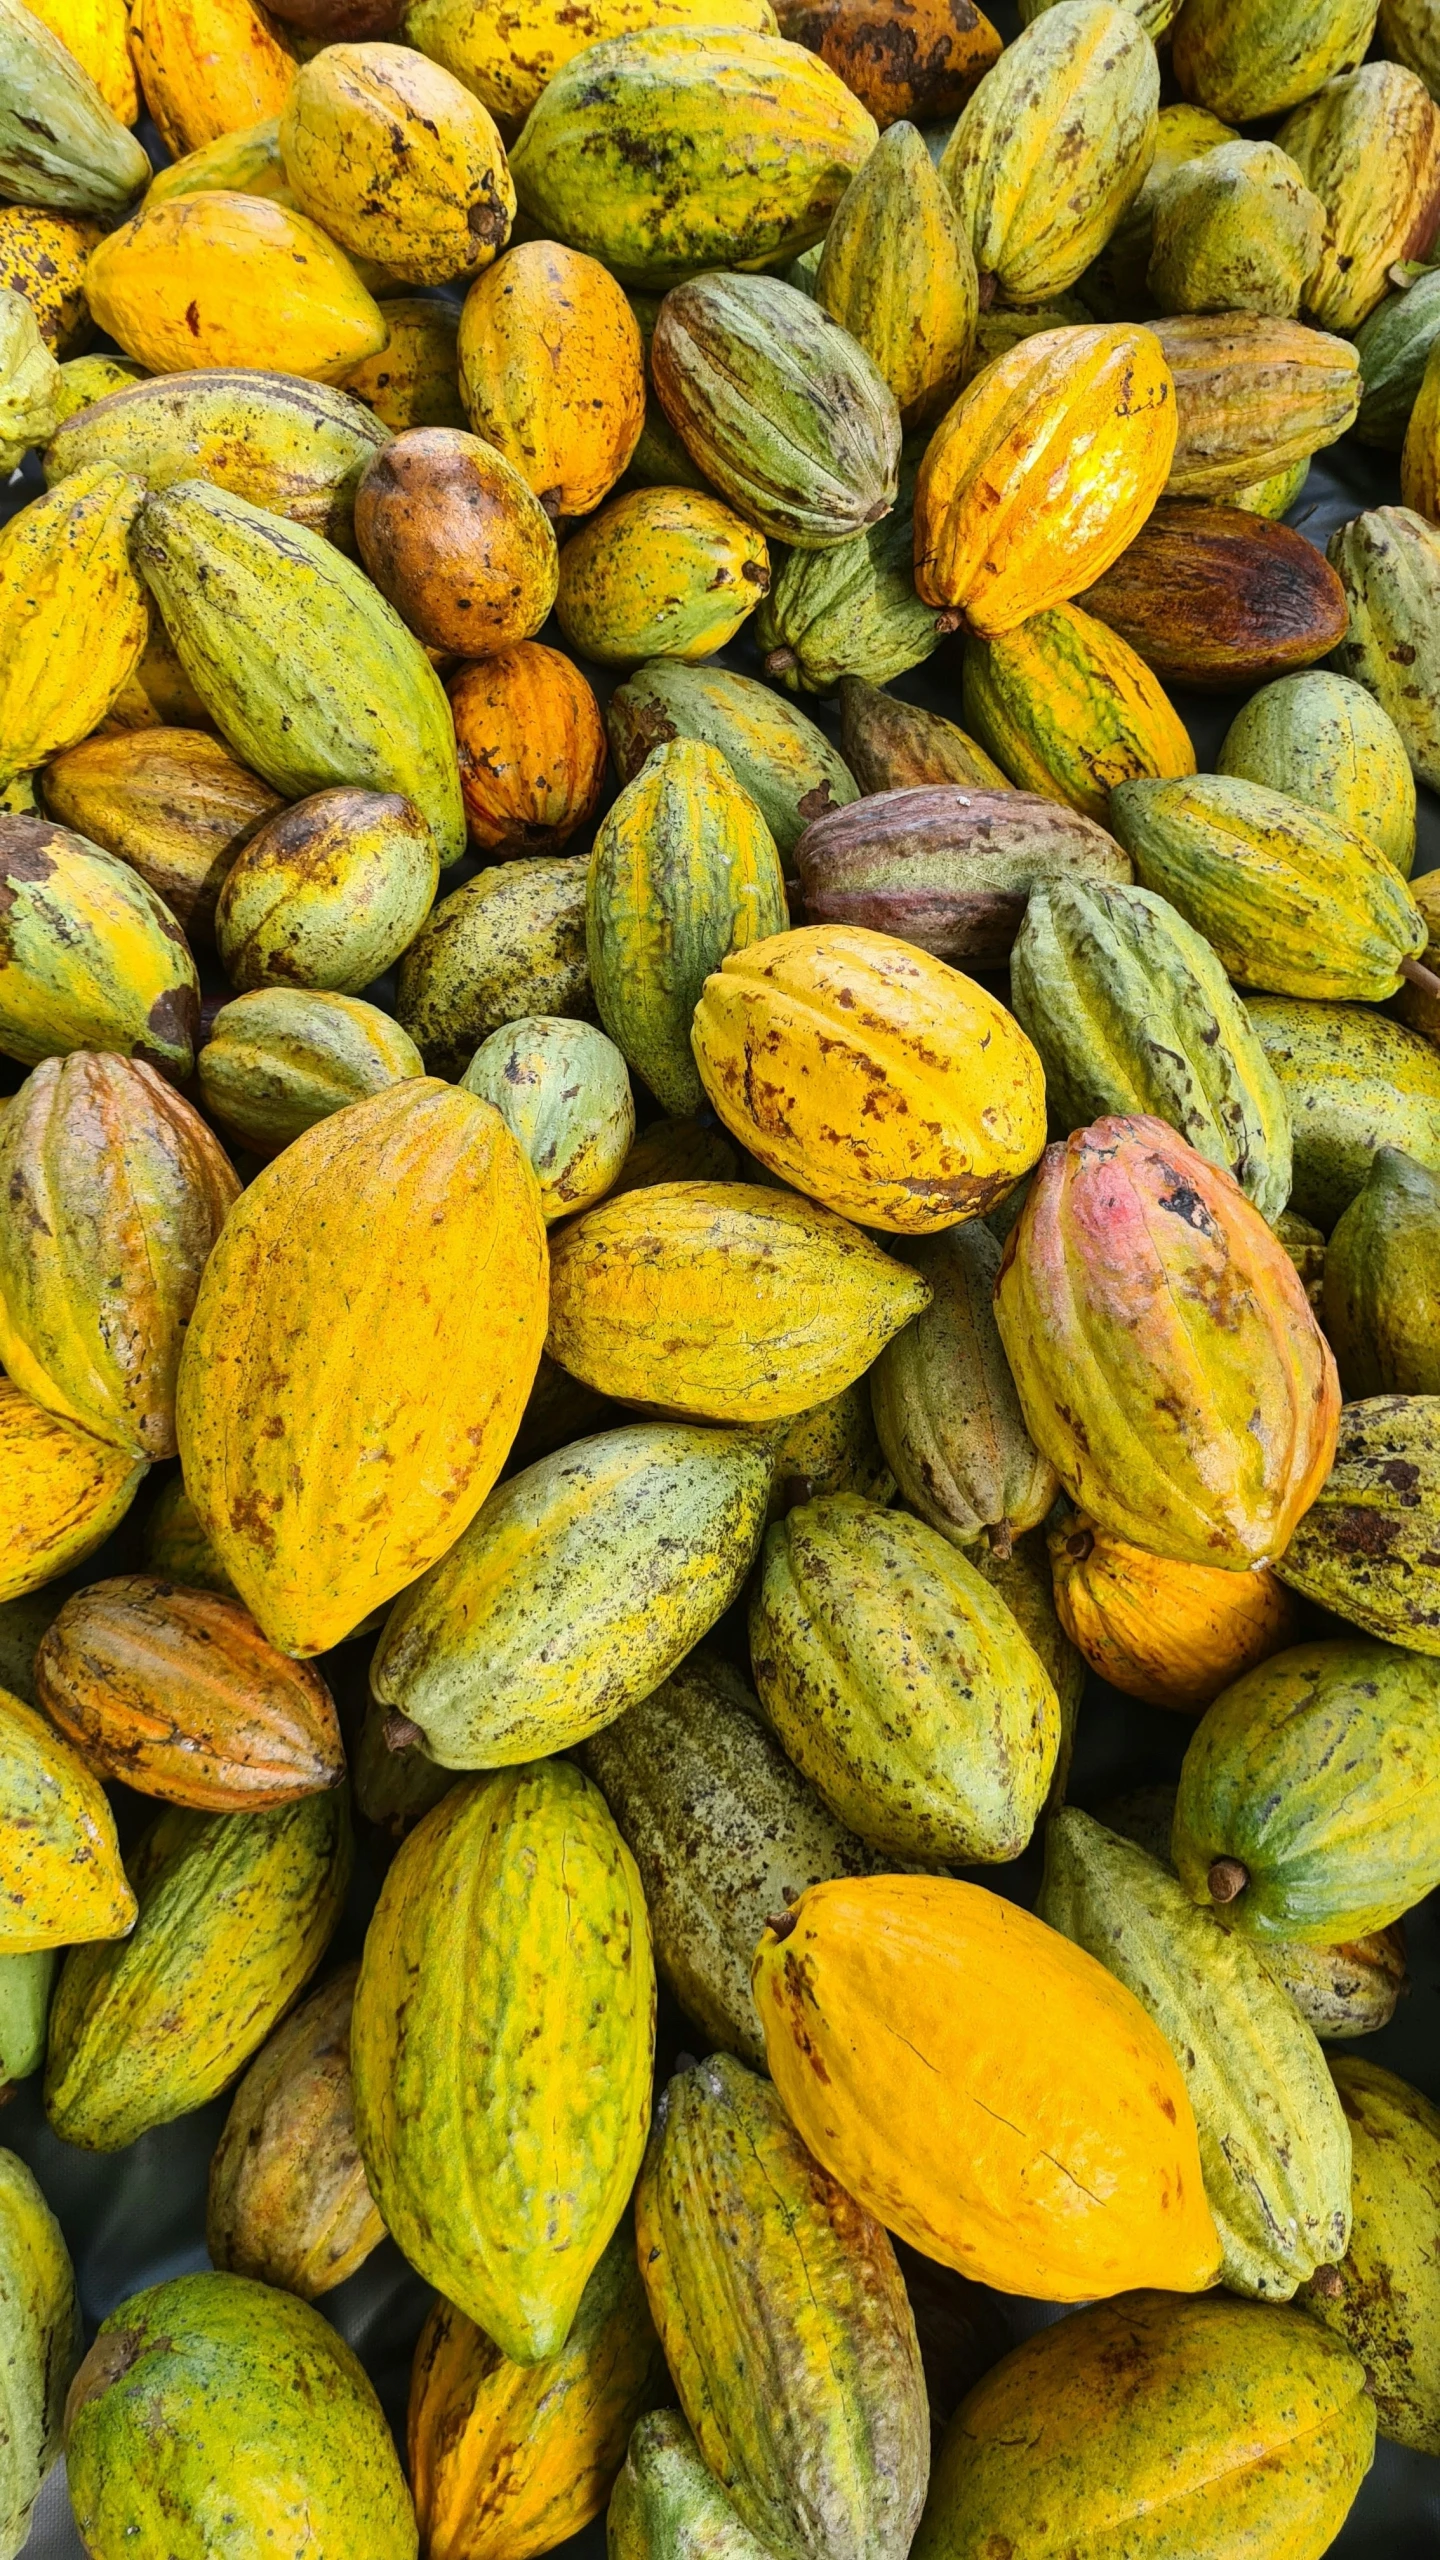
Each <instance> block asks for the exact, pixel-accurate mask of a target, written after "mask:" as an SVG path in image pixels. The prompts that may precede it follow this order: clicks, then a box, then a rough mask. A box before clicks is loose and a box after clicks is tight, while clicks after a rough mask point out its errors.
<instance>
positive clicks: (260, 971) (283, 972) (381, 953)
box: [215, 788, 440, 995]
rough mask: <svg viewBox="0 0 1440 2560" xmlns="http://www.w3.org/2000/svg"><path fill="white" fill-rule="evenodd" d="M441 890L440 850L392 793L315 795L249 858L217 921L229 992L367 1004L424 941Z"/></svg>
mask: <svg viewBox="0 0 1440 2560" xmlns="http://www.w3.org/2000/svg"><path fill="white" fill-rule="evenodd" d="M439 880H440V857H439V855H438V853H437V852H436V850H435V839H434V837H433V836H432V834H431V832H430V829H429V827H428V826H427V824H426V822H425V820H424V818H423V817H422V816H421V814H420V811H419V810H418V809H417V808H416V806H415V803H414V801H413V800H407V799H405V798H404V797H403V795H402V794H401V793H399V792H395V791H353V790H347V789H344V788H341V789H338V790H334V791H317V792H315V793H313V794H312V796H311V797H310V798H309V799H308V800H299V801H296V802H295V803H294V805H293V806H292V807H290V808H288V809H281V810H280V811H279V812H278V813H277V815H276V816H275V817H273V818H270V819H268V820H267V821H266V823H265V824H264V825H263V826H262V827H260V828H259V829H258V830H257V832H256V833H255V834H254V835H252V836H251V837H250V838H249V839H248V841H247V842H246V843H245V844H243V845H242V846H241V848H240V851H239V853H238V854H237V855H236V857H235V860H234V862H233V863H232V864H231V866H230V869H229V871H228V872H227V873H226V876H225V885H224V887H223V889H222V890H221V892H220V898H219V902H218V904H217V906H216V909H215V939H216V942H217V943H218V945H219V949H220V958H221V961H222V963H223V965H224V969H225V975H226V976H227V978H228V979H229V981H230V984H231V985H232V987H235V988H237V989H239V990H240V991H242V992H244V991H246V990H248V989H250V988H252V987H284V986H288V987H318V988H326V989H329V990H331V991H332V992H333V993H335V994H337V995H358V994H359V992H360V989H361V988H362V987H368V986H369V985H370V984H371V982H372V980H374V979H376V978H378V977H380V976H381V974H382V973H383V971H385V970H386V969H388V968H389V966H390V964H391V962H392V960H398V958H399V956H400V954H401V952H402V951H404V950H405V949H407V948H408V946H409V944H410V943H412V942H413V941H414V939H415V936H416V934H417V933H418V932H419V930H420V927H421V926H422V924H423V923H424V921H425V918H426V917H427V915H428V914H429V912H430V909H431V906H432V904H433V902H434V897H435V891H436V888H437V887H438V885H439Z"/></svg>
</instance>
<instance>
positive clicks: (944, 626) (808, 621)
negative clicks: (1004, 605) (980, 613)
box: [755, 497, 960, 717]
mask: <svg viewBox="0 0 1440 2560" xmlns="http://www.w3.org/2000/svg"><path fill="white" fill-rule="evenodd" d="M914 560H915V520H914V517H913V515H912V514H911V513H910V510H909V508H908V507H907V506H906V505H905V504H904V502H903V497H902V501H901V503H900V504H899V505H897V506H895V507H894V508H892V510H891V512H890V514H889V515H888V516H886V517H884V518H883V520H882V521H881V522H880V523H879V524H876V525H872V526H871V527H870V530H869V532H868V533H856V534H852V535H851V537H850V540H849V541H848V542H837V543H835V544H833V545H832V547H831V548H830V549H829V550H828V551H792V552H790V553H789V554H788V555H787V557H786V560H785V562H784V565H783V567H782V568H781V570H780V573H779V575H778V577H777V578H776V579H775V581H774V583H773V585H772V586H771V589H770V593H769V595H768V596H767V597H766V599H765V601H764V603H763V604H762V605H761V607H760V611H759V613H758V614H757V615H756V617H755V637H756V639H757V640H758V642H759V644H760V647H761V648H762V650H763V651H764V652H765V673H766V674H767V676H778V677H779V678H780V680H781V682H782V683H783V684H784V685H786V686H787V687H788V689H789V690H790V692H791V693H795V692H797V691H800V692H804V693H833V692H834V691H835V689H836V686H837V685H838V684H840V683H841V682H842V681H843V679H844V678H845V677H847V676H859V677H868V678H870V680H871V681H872V683H874V684H888V683H889V681H890V678H891V677H892V676H901V675H904V674H905V673H906V671H907V669H908V668H910V667H918V666H920V665H921V664H922V663H923V661H924V660H925V659H926V658H928V657H929V656H930V655H931V653H932V651H934V650H935V649H936V648H937V647H938V646H939V643H940V642H941V640H942V639H943V638H944V636H945V634H946V632H947V631H953V630H954V629H955V628H956V626H957V624H958V622H959V619H960V617H959V615H958V614H957V613H954V612H952V611H951V610H950V609H949V608H948V607H946V608H944V609H943V610H941V609H937V608H936V606H934V605H933V604H925V603H923V602H922V601H921V599H920V597H919V596H917V594H916V593H915V575H914ZM921 716H922V717H923V716H924V715H923V714H922V715H921Z"/></svg>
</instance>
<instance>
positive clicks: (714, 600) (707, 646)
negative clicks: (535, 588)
mask: <svg viewBox="0 0 1440 2560" xmlns="http://www.w3.org/2000/svg"><path fill="white" fill-rule="evenodd" d="M769 585H770V555H769V552H768V551H767V549H766V547H765V540H764V536H763V535H762V534H759V533H757V532H756V531H755V529H754V527H753V526H751V525H748V524H746V523H744V522H743V521H742V519H741V518H740V517H739V516H738V515H736V514H735V512H734V510H733V509H732V508H730V507H727V506H723V505H722V504H721V502H720V500H719V499H718V498H708V497H706V496H704V495H703V494H702V493H701V492H700V491H699V490H696V489H632V490H630V491H628V492H627V494H626V495H625V496H624V497H622V498H616V499H614V500H613V501H612V502H611V504H610V505H609V506H608V507H606V508H605V509H604V510H603V511H602V513H601V514H599V515H598V516H596V517H595V518H594V519H593V521H592V522H591V523H589V524H587V525H586V526H585V527H584V530H583V531H582V532H580V533H577V534H575V535H574V536H573V537H572V539H571V540H570V541H569V542H567V543H566V545H565V548H564V550H563V551H562V553H561V555H560V591H559V594H558V595H557V597H556V600H555V603H556V611H557V613H558V615H559V618H560V628H561V630H562V631H563V632H564V634H565V637H566V639H567V640H568V641H569V642H570V645H571V647H572V648H574V649H578V650H579V651H580V653H581V655H582V657H586V658H594V659H596V660H598V662H599V664H600V665H601V666H606V667H634V666H638V665H639V664H640V663H641V661H642V660H643V659H646V658H685V659H693V658H708V657H711V656H713V654H714V652H715V651H716V650H717V649H723V648H724V646H725V644H726V642H727V641H728V640H733V639H734V637H735V634H736V632H737V631H738V630H739V628H740V626H741V624H742V622H744V620H745V618H746V616H747V614H750V613H753V612H754V609H755V607H756V605H757V604H758V603H759V602H760V599H761V597H762V596H763V595H765V594H766V593H767V591H768V589H769Z"/></svg>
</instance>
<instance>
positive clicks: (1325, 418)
mask: <svg viewBox="0 0 1440 2560" xmlns="http://www.w3.org/2000/svg"><path fill="white" fill-rule="evenodd" d="M1153 334H1154V336H1155V337H1157V338H1158V339H1159V341H1160V347H1161V351H1162V353H1163V355H1164V359H1165V362H1166V364H1167V365H1168V367H1169V370H1170V378H1171V381H1172V383H1173V385H1174V394H1173V396H1174V408H1175V416H1176V421H1177V433H1176V437H1175V444H1174V451H1173V456H1172V458H1171V461H1170V466H1169V474H1170V476H1169V478H1168V480H1167V481H1166V484H1165V494H1166V496H1167V497H1169V498H1229V497H1231V496H1232V494H1233V492H1234V491H1236V490H1237V489H1244V488H1246V487H1247V486H1249V484H1250V483H1252V482H1253V481H1256V480H1261V479H1263V478H1265V477H1266V475H1267V474H1270V473H1274V472H1277V471H1284V470H1287V469H1288V468H1289V466H1290V464H1291V463H1293V462H1299V461H1301V460H1302V459H1308V458H1309V456H1310V455H1311V454H1312V453H1316V452H1318V451H1319V449H1320V447H1321V446H1322V445H1328V444H1333V443H1334V442H1335V439H1336V437H1337V436H1342V435H1343V434H1344V433H1345V430H1346V428H1347V427H1349V426H1353V425H1354V423H1355V415H1356V411H1357V410H1358V408H1359V405H1360V364H1359V358H1358V356H1357V355H1356V353H1355V349H1354V348H1353V347H1352V346H1350V345H1348V344H1347V342H1346V340H1345V339H1344V338H1335V337H1330V336H1328V335H1327V334H1326V333H1325V332H1323V331H1322V330H1319V329H1307V328H1305V327H1303V326H1302V324H1301V323H1300V322H1299V321H1298V320H1263V319H1261V318H1260V317H1259V316H1258V315H1257V314H1256V313H1253V312H1245V311H1230V312H1222V313H1220V314H1218V315H1207V314H1205V313H1196V314H1194V315H1190V314H1184V315H1182V316H1180V317H1178V318H1175V319H1169V320H1157V321H1156V322H1155V323H1154V329H1153ZM1135 529H1136V530H1137V531H1138V529H1139V528H1138V525H1137V527H1136V528H1135ZM1121 547H1123V546H1117V549H1118V548H1121ZM1114 556H1115V554H1114V553H1113V552H1112V554H1111V558H1112V559H1113V558H1114Z"/></svg>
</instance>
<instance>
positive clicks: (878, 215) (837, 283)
mask: <svg viewBox="0 0 1440 2560" xmlns="http://www.w3.org/2000/svg"><path fill="white" fill-rule="evenodd" d="M978 291H979V288H978V285H977V281H976V276H975V260H974V257H973V255H972V254H971V249H970V241H969V237H968V234H967V233H966V232H965V230H964V229H963V228H962V226H961V222H960V218H959V215H958V214H957V213H956V211H955V208H954V206H953V204H952V203H951V200H950V197H949V195H948V194H947V193H946V190H945V188H944V187H943V186H942V184H941V182H940V179H939V177H938V175H937V174H936V170H935V166H934V163H933V162H932V160H931V158H930V154H929V152H928V151H927V150H926V148H925V143H924V139H923V137H922V136H921V135H920V134H918V133H917V132H916V130H915V127H914V126H913V124H892V125H891V126H890V129H889V131H888V133H885V134H882V136H881V138H880V141H879V142H878V143H877V144H876V147H875V149H874V151H873V152H872V153H871V155H870V158H869V159H868V160H867V161H866V163H865V166H864V168H863V169H862V170H861V171H860V173H859V175H858V176H857V177H855V178H852V180H851V182H850V184H849V186H848V187H847V188H846V191H845V194H844V196H843V197H842V199H841V202H840V206H839V210H838V211H837V213H836V215H835V219H834V221H833V222H832V223H831V225H830V228H829V230H828V231H827V233H826V235H825V248H824V255H823V256H822V258H821V260H820V264H819V267H818V269H817V271H816V276H815V299H816V301H817V303H818V304H819V306H820V308H821V310H822V311H828V313H829V315H830V317H831V319H832V320H837V321H838V322H839V324H840V326H841V328H842V329H848V330H849V332H850V335H851V337H852V338H853V339H854V340H855V341H856V343H857V345H859V346H862V347H863V348H864V350H865V353H866V354H867V355H868V356H869V358H870V360H871V362H872V363H873V364H874V366H875V367H876V370H877V371H878V372H879V374H880V376H881V378H882V380H883V381H885V382H887V383H888V384H889V386H890V389H891V390H892V391H893V393H894V394H895V398H896V400H897V401H898V402H899V406H900V423H901V425H902V427H904V428H905V429H906V431H907V433H908V432H909V431H910V430H911V429H913V428H915V427H918V426H921V425H923V424H924V422H925V420H926V419H928V418H933V417H935V416H936V415H937V414H938V413H939V412H940V411H941V410H942V409H946V408H948V407H949V405H950V402H951V401H952V400H953V398H954V396H955V394H956V392H957V391H958V390H959V388H960V385H961V382H962V381H963V379H964V377H965V375H966V374H967V373H968V371H969V369H970V362H971V357H972V355H973V353H974V346H975V318H976V308H977V299H978Z"/></svg>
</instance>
